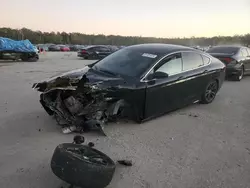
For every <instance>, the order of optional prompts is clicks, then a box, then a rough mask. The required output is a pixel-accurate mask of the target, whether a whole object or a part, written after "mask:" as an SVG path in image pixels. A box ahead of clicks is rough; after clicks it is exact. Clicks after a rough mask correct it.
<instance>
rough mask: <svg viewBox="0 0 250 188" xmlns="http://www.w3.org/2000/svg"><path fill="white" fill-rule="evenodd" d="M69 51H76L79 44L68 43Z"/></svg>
mask: <svg viewBox="0 0 250 188" xmlns="http://www.w3.org/2000/svg"><path fill="white" fill-rule="evenodd" d="M69 49H70V51H73V52H76V51H78V50H79V49H80V45H69Z"/></svg>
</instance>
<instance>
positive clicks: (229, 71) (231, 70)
mask: <svg viewBox="0 0 250 188" xmlns="http://www.w3.org/2000/svg"><path fill="white" fill-rule="evenodd" d="M240 74H241V66H237V65H236V66H234V67H226V76H233V75H240Z"/></svg>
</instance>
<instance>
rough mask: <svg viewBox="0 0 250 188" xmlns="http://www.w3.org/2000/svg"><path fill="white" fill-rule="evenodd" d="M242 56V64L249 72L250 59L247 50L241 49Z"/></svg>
mask: <svg viewBox="0 0 250 188" xmlns="http://www.w3.org/2000/svg"><path fill="white" fill-rule="evenodd" d="M240 55H241V56H242V57H241V63H243V65H244V68H245V70H248V69H249V57H248V52H247V49H246V48H241V49H240Z"/></svg>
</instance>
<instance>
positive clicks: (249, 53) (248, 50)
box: [247, 48, 250, 56]
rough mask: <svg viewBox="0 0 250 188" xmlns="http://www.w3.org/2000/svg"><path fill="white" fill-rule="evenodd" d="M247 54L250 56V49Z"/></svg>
mask: <svg viewBox="0 0 250 188" xmlns="http://www.w3.org/2000/svg"><path fill="white" fill-rule="evenodd" d="M247 52H248V56H250V49H249V48H247Z"/></svg>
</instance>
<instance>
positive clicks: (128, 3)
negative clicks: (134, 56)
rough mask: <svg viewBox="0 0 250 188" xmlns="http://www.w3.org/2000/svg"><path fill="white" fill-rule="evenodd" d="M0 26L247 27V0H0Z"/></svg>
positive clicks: (94, 30)
mask: <svg viewBox="0 0 250 188" xmlns="http://www.w3.org/2000/svg"><path fill="white" fill-rule="evenodd" d="M0 3H1V6H0V12H1V16H0V27H11V28H23V27H26V28H29V29H32V30H40V31H55V32H57V31H59V32H62V31H65V32H80V33H86V34H105V35H110V34H113V35H123V36H143V37H144V36H147V37H170V38H172V37H192V36H194V37H203V36H204V37H212V36H219V35H224V36H225V35H227V36H228V35H235V34H238V35H241V34H246V33H250V0H39V1H38V0H0Z"/></svg>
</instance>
